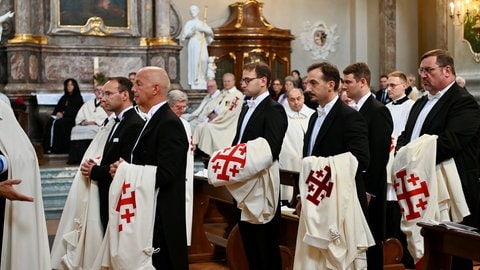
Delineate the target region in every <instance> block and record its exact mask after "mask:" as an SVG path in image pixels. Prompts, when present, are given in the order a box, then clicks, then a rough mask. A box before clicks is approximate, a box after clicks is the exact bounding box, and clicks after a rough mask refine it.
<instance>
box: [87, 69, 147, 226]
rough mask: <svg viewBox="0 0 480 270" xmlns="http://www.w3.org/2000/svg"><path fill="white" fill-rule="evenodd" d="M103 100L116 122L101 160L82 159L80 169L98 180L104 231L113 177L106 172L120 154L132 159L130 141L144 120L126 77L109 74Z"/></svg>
mask: <svg viewBox="0 0 480 270" xmlns="http://www.w3.org/2000/svg"><path fill="white" fill-rule="evenodd" d="M102 101H103V102H105V109H106V110H107V111H111V112H114V113H115V115H116V117H115V121H116V123H115V125H114V126H113V128H112V130H111V131H110V134H109V135H108V139H107V142H106V144H105V147H104V149H103V155H102V160H101V162H100V164H97V161H95V160H93V159H91V158H90V159H88V160H86V161H84V162H83V164H82V166H81V172H82V174H83V175H84V176H85V177H88V178H89V179H91V180H95V181H97V182H98V191H99V192H98V193H99V197H100V219H101V221H102V225H103V230H104V231H105V230H106V228H107V224H108V190H109V188H110V183H111V182H112V179H113V177H112V176H111V175H110V172H109V171H110V164H113V163H115V162H116V161H118V160H119V159H120V158H122V159H124V160H126V161H127V162H131V161H130V154H131V152H132V148H133V145H134V143H135V141H136V139H137V135H138V133H139V132H140V130H141V129H142V127H143V124H144V123H145V122H144V121H143V119H142V118H141V117H140V115H139V114H138V113H137V112H136V111H135V109H134V108H133V92H132V82H131V81H130V80H129V79H127V78H123V77H117V78H111V79H110V80H109V81H108V82H107V83H106V84H105V85H104V86H103V96H102Z"/></svg>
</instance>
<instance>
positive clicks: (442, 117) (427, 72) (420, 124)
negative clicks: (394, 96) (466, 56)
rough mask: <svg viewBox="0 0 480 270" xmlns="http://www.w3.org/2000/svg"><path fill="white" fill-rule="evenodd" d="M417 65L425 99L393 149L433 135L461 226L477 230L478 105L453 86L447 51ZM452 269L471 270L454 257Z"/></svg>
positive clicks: (479, 206) (479, 224)
mask: <svg viewBox="0 0 480 270" xmlns="http://www.w3.org/2000/svg"><path fill="white" fill-rule="evenodd" d="M420 61H421V62H420V68H419V69H418V73H419V74H420V77H421V79H422V84H423V87H424V89H425V90H426V91H427V92H428V95H425V96H423V97H422V98H420V99H418V100H417V101H416V102H415V104H414V105H413V107H412V109H411V111H410V115H409V117H408V120H407V124H406V126H405V131H404V132H403V133H402V134H401V135H400V137H399V138H398V143H397V149H399V148H401V147H403V146H405V145H406V144H408V143H409V142H411V141H413V140H415V139H417V138H418V137H420V136H421V135H423V134H429V135H437V136H438V138H437V142H436V144H437V147H436V164H437V165H438V164H440V163H442V162H444V161H446V160H448V159H450V158H453V159H454V161H455V164H456V167H457V171H458V174H459V176H460V180H461V184H462V189H463V193H464V195H465V199H466V203H467V205H468V208H469V210H470V215H469V216H467V217H465V218H464V219H463V221H462V223H463V224H466V225H469V226H473V227H476V228H479V227H480V196H479V195H478V194H480V182H479V181H478V177H479V168H478V164H479V163H478V143H479V127H480V111H479V108H478V104H477V102H476V101H475V99H474V97H473V96H472V95H471V94H469V93H468V92H467V91H466V90H465V89H463V88H461V87H460V86H458V84H457V83H456V82H455V77H456V75H455V65H454V61H453V58H452V56H451V55H450V54H449V53H448V52H447V51H445V50H440V49H436V50H432V51H429V52H427V53H425V54H424V55H423V56H422V57H421V59H420ZM452 269H472V262H471V261H466V260H460V259H458V258H455V257H454V259H453V263H452Z"/></svg>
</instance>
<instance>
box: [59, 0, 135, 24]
mask: <svg viewBox="0 0 480 270" xmlns="http://www.w3.org/2000/svg"><path fill="white" fill-rule="evenodd" d="M59 15H60V25H62V26H69V25H72V26H78V25H85V23H86V22H87V21H88V19H89V18H91V17H100V18H102V19H103V21H104V23H105V25H106V26H108V27H128V26H129V23H128V3H127V0H60V5H59Z"/></svg>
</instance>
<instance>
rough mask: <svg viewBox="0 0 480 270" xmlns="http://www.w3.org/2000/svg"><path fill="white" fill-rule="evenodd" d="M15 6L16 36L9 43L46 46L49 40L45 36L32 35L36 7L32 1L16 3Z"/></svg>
mask: <svg viewBox="0 0 480 270" xmlns="http://www.w3.org/2000/svg"><path fill="white" fill-rule="evenodd" d="M14 5H15V6H14V8H15V32H16V34H15V36H14V37H13V38H12V39H10V40H9V41H8V43H36V44H46V43H47V40H46V38H45V37H44V36H34V35H32V32H33V31H32V29H31V25H32V24H31V21H32V19H33V17H32V7H35V5H33V4H32V3H31V1H14Z"/></svg>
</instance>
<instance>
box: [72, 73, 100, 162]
mask: <svg viewBox="0 0 480 270" xmlns="http://www.w3.org/2000/svg"><path fill="white" fill-rule="evenodd" d="M101 76H103V75H101ZM97 77H98V76H97ZM101 78H103V79H102V81H101V83H97V81H95V85H94V94H95V97H94V98H93V99H90V100H88V101H87V102H85V103H83V105H82V107H80V110H78V112H77V116H76V117H75V126H74V127H73V128H72V132H71V133H70V151H69V155H68V161H67V164H78V163H80V161H81V159H82V157H83V155H84V154H85V152H86V150H87V148H88V146H89V144H90V142H91V141H92V139H93V138H94V137H95V135H96V134H97V132H98V131H99V130H100V126H101V125H102V123H103V121H104V120H105V118H107V116H108V115H107V112H106V111H105V110H104V109H103V108H102V106H100V103H101V99H102V95H103V92H102V88H103V84H104V81H103V80H104V77H101Z"/></svg>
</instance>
